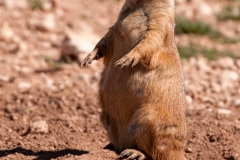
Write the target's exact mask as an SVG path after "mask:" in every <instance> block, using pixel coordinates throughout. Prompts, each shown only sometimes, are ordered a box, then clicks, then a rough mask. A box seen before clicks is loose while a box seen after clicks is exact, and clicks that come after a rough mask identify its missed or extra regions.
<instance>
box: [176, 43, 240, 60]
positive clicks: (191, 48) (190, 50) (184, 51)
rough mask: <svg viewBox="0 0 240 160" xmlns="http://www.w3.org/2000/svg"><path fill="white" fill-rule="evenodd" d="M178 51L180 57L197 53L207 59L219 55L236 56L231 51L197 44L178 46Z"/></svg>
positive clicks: (215, 57) (196, 54)
mask: <svg viewBox="0 0 240 160" xmlns="http://www.w3.org/2000/svg"><path fill="white" fill-rule="evenodd" d="M178 51H179V54H180V57H181V58H182V59H189V58H190V57H198V56H199V55H202V56H203V57H205V58H207V59H208V60H216V59H218V58H219V57H231V58H234V59H235V58H237V56H236V55H235V54H234V53H233V52H229V51H218V50H215V49H207V48H205V47H202V46H200V45H197V44H189V45H188V46H178Z"/></svg>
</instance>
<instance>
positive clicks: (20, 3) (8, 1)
mask: <svg viewBox="0 0 240 160" xmlns="http://www.w3.org/2000/svg"><path fill="white" fill-rule="evenodd" d="M4 5H5V6H6V8H8V9H16V8H20V9H27V8H28V4H27V1H26V0H17V1H16V0H4Z"/></svg>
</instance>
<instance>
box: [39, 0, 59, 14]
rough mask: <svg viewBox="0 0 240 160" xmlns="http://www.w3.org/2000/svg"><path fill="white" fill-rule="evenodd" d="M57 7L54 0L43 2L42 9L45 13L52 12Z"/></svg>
mask: <svg viewBox="0 0 240 160" xmlns="http://www.w3.org/2000/svg"><path fill="white" fill-rule="evenodd" d="M55 7H56V4H55V1H54V0H42V9H43V10H44V11H51V10H53V9H54V8H55Z"/></svg>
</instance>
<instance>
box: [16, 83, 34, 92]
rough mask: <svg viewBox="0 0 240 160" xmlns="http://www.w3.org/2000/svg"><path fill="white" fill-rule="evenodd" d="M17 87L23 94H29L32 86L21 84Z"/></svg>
mask: <svg viewBox="0 0 240 160" xmlns="http://www.w3.org/2000/svg"><path fill="white" fill-rule="evenodd" d="M17 87H18V90H19V91H20V92H21V93H27V92H29V91H30V89H31V87H32V84H31V83H29V82H19V83H18V86H17Z"/></svg>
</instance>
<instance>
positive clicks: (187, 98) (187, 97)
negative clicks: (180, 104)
mask: <svg viewBox="0 0 240 160" xmlns="http://www.w3.org/2000/svg"><path fill="white" fill-rule="evenodd" d="M186 100H187V102H188V104H192V102H193V99H192V97H191V96H189V95H186Z"/></svg>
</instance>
